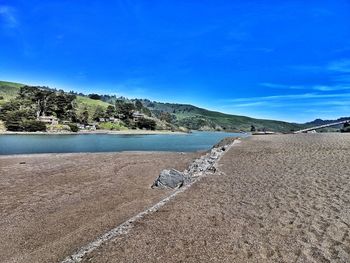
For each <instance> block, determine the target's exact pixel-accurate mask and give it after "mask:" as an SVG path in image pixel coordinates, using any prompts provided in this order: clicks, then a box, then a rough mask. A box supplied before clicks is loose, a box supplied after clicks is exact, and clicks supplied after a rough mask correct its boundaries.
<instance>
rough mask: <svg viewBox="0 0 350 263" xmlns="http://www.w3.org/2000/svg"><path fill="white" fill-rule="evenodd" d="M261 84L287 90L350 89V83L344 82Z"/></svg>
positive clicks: (261, 84)
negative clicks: (331, 83) (329, 83)
mask: <svg viewBox="0 0 350 263" xmlns="http://www.w3.org/2000/svg"><path fill="white" fill-rule="evenodd" d="M260 86H263V87H267V88H272V89H286V90H315V91H340V90H350V83H347V82H344V83H340V84H338V83H337V84H333V85H286V84H278V83H268V82H264V83H260Z"/></svg>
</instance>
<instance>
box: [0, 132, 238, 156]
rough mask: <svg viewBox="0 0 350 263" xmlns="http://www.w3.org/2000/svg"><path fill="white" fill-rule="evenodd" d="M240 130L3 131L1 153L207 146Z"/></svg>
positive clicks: (184, 149) (196, 148)
mask: <svg viewBox="0 0 350 263" xmlns="http://www.w3.org/2000/svg"><path fill="white" fill-rule="evenodd" d="M230 136H239V137H242V136H244V135H243V134H240V133H223V132H194V133H191V134H180V135H177V134H176V135H114V134H82V135H0V155H5V154H28V153H74V152H119V151H176V152H193V151H199V150H208V149H210V148H211V147H212V146H213V145H214V144H215V143H217V142H219V141H220V140H221V139H223V138H225V137H230Z"/></svg>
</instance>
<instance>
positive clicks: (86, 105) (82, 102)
mask: <svg viewBox="0 0 350 263" xmlns="http://www.w3.org/2000/svg"><path fill="white" fill-rule="evenodd" d="M22 86H25V85H24V84H19V83H13V82H7V81H0V98H1V97H2V98H3V99H0V105H1V104H3V103H4V102H7V101H9V100H11V99H12V98H15V97H16V96H17V93H18V91H19V89H20V87H22ZM76 103H77V112H78V113H79V112H81V111H84V110H87V111H88V112H89V116H93V115H94V112H95V110H96V108H97V107H99V106H100V107H102V108H104V109H106V108H107V106H108V105H109V103H107V102H103V101H100V100H93V99H90V98H88V97H84V96H77V99H76Z"/></svg>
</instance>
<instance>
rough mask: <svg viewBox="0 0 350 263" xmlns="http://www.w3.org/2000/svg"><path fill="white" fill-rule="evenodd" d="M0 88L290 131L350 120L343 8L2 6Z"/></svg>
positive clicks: (311, 4) (338, 0)
mask: <svg viewBox="0 0 350 263" xmlns="http://www.w3.org/2000/svg"><path fill="white" fill-rule="evenodd" d="M0 79H2V80H9V81H17V82H23V83H29V84H40V85H49V86H51V87H56V88H63V89H65V90H76V91H82V92H87V93H90V92H98V93H110V94H116V95H123V96H127V97H141V98H150V99H152V100H157V101H167V102H179V103H191V104H195V105H198V106H201V107H206V108H209V109H213V110H218V111H223V112H227V113H233V114H240V115H248V116H252V117H259V118H270V119H279V120H287V121H295V122H304V121H308V120H312V119H315V118H328V119H330V118H337V117H340V116H350V1H345V0H344V1H342V0H332V1H321V0H318V1H248V0H246V1H227V0H225V1H223V0H216V1H207V0H198V1H194V0H193V1H184V0H176V1H160V0H159V1H157V0H144V1H141V0H134V1H131V0H119V1H118V0H114V1H108V0H106V1H95V0H90V1H89V0H74V1H72V0H47V1H42V0H11V1H10V0H7V1H4V0H0Z"/></svg>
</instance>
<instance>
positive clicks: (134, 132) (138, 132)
mask: <svg viewBox="0 0 350 263" xmlns="http://www.w3.org/2000/svg"><path fill="white" fill-rule="evenodd" d="M88 134H111V135H162V134H166V135H169V134H173V135H180V134H182V135H184V134H189V133H188V132H180V131H174V132H173V131H167V130H159V131H151V130H124V131H109V130H98V131H78V132H11V131H2V132H0V135H88Z"/></svg>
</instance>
